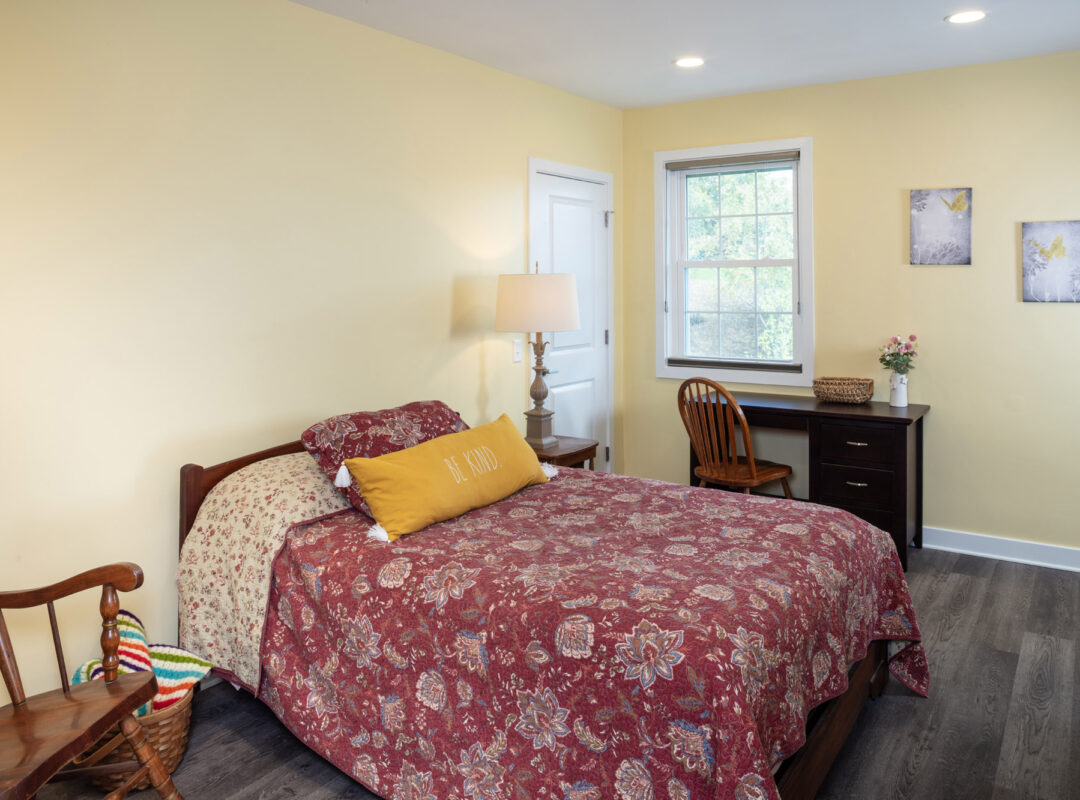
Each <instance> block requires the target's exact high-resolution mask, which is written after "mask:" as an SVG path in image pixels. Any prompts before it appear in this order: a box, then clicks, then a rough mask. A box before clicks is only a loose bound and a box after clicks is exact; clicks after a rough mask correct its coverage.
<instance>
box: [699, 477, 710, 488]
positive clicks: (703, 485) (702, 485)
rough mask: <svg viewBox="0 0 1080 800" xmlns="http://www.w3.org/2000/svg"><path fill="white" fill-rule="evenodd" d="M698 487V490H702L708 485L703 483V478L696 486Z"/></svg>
mask: <svg viewBox="0 0 1080 800" xmlns="http://www.w3.org/2000/svg"><path fill="white" fill-rule="evenodd" d="M698 486H699V487H700V488H702V489H704V488H705V487H706V486H708V484H707V483H706V482H705V479H704V478H702V479H701V483H699V484H698Z"/></svg>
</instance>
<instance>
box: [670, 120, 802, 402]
mask: <svg viewBox="0 0 1080 800" xmlns="http://www.w3.org/2000/svg"><path fill="white" fill-rule="evenodd" d="M810 159H811V153H810V140H809V139H789V140H783V141H775V142H758V143H754V144H745V145H731V146H725V147H714V148H702V149H695V150H679V151H672V152H666V153H657V154H656V194H657V205H656V208H657V221H656V227H657V237H656V238H657V266H656V272H657V347H656V350H657V364H656V368H657V375H658V376H660V377H670V378H681V377H690V376H693V375H707V376H709V377H713V378H714V379H716V380H721V381H723V380H727V381H736V382H739V381H741V382H748V383H770V384H781V385H788V386H809V385H810V383H811V382H812V379H813V332H814V327H813V307H812V304H813V281H812V275H813V269H812V267H813V265H812V258H813V256H812V243H811V236H812V230H813V227H812V222H811V220H812V217H811V213H812V208H811V198H812V194H811V162H810Z"/></svg>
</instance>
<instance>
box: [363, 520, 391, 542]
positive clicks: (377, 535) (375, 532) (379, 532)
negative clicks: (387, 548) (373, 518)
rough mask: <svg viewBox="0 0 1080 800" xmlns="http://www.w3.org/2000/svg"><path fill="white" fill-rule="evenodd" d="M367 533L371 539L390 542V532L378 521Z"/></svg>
mask: <svg viewBox="0 0 1080 800" xmlns="http://www.w3.org/2000/svg"><path fill="white" fill-rule="evenodd" d="M367 535H368V538H369V539H374V540H375V541H377V542H389V541H390V534H388V533H387V532H386V528H384V527H383V526H382V525H380V524H379V523H377V522H376V523H375V524H374V525H372V526H371V527H370V528H368V532H367Z"/></svg>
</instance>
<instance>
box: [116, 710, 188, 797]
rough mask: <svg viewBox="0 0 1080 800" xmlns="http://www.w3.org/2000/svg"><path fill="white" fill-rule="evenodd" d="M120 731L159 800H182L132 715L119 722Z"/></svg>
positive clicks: (155, 751)
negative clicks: (145, 770) (147, 776)
mask: <svg viewBox="0 0 1080 800" xmlns="http://www.w3.org/2000/svg"><path fill="white" fill-rule="evenodd" d="M120 730H121V731H122V732H123V734H124V738H125V739H127V740H128V744H130V745H131V749H132V750H134V751H135V757H136V758H137V759H139V763H140V764H142V765H143V766H145V767H146V768H147V770H148V772H149V774H150V785H151V786H153V787H154V790H155V791H156V792H157V793H158V796H159V797H160V798H161V800H184V798H183V797H182V796H181V795H180V792H178V791H176V787H175V786H173V782H172V778H171V777H170V776H169V772H168V770H166V769H165V765H164V764H162V763H161V759H160V758H159V757H158V754H157V750H155V749H154V747H153V745H151V744H150V742H148V741H147V740H146V731H145V730H143V726H142V725H140V724H139V721H138V720H137V719H135V716H134V715H133V714H129V715H128V716H126V717H124V718H123V719H122V720H120Z"/></svg>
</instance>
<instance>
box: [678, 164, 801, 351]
mask: <svg viewBox="0 0 1080 800" xmlns="http://www.w3.org/2000/svg"><path fill="white" fill-rule="evenodd" d="M785 170H786V171H790V172H791V173H792V188H791V195H790V201H789V202H790V205H791V209H792V210H791V211H761V193H760V190H761V186H760V175H761V173H762V172H780V171H785ZM725 174H727V175H739V174H743V175H745V174H750V175H753V178H754V182H753V198H754V211H753V213H749V212H743V213H736V214H725V213H724V207H725V201H724V194H723V191H722V188H723V181H722V177H721V176H722V175H725ZM687 177H689V176H687ZM693 177H698V178H701V177H711V178H715V181H716V209H717V213H716V214H715V215H690V214H685V215H684V219H685V220H686V226H685V228H684V231H683V246H684V252H685V254H686V260H685V262H684V263H683V265H682V269H683V281H682V294H683V351H684V352H686V353H687V354H688V355H694V356H700V357H705V358H707V357H709V355H711V354H708V353H694V352H693V348H692V346H691V336H690V318H691V316H692V315H694V314H697V315H701V314H710V315H711V314H715V315H716V344H717V347H718V348H719V352H718V353H717V354H715V355H716V356H718V357H720V358H735V359H746V360H753V361H768V360H791V358H792V357H793V356H794V353H793V352H792V353H791V355H790V356H789V358H788V359H771V358H768V357H766V356H763V355H762V343H761V336H762V330H761V324H762V317H763V315H769V316H775V317H788V318H791V320H792V321H791V325H790V328H789V330H790V331H791V333H790V335H789V342H788V344H789V345H791V346H790V347H789V348H788V349H789V350H793V345H794V342H793V341H792V340H791V339H790V336H793V335H794V311H795V309H794V298H795V289H796V287H795V274H794V273H795V259H794V258H788V259H762V258H761V257H760V256H761V251H762V241H761V240H762V236H761V232H762V227H761V219H762V218H767V217H788V218H791V220H792V251H793V252H794V251H795V250H796V246H795V241H794V237H795V224H794V208H795V175H794V170H793V169H792V168H791V167H785V168H781V169H775V168H774V169H767V170H765V169H762V170H730V171H717V172H712V173H708V172H706V173H698V174H697V175H695V176H693ZM689 192H690V186H689V182H688V181H687V180H685V179H684V181H683V191H682V195H683V197H682V200H683V203H684V209H686V210H687V211H688V210H689V206H690V202H689ZM727 219H753V220H754V253H755V256H757V257H756V258H753V259H723V258H721V259H719V260H717V259H698V260H691V259H690V254H689V251H690V228H691V226H690V223H691V222H692V221H695V220H716V236H717V239H718V241H717V248H718V251H719V254H720V255H721V256H723V255H724V247H725V241H724V226H723V221H724V220H727ZM762 262H769V263H762ZM772 266H790V267H791V269H792V276H791V277H792V295H791V305H790V306H789V308H790V310H789V311H768V312H765V311H761V309H760V298H759V290H760V282H759V269H760V268H762V267H772ZM747 267H750V268H752V269H753V281H754V286H753V293H752V297H753V307H752V308H751V309H746V310H736V311H723V310H722V309H721V290H720V286H721V282H720V270H723V269H734V268H747ZM703 268H705V269H712V270H713V271H714V273H715V281H716V298H715V308H714V309H712V310H703V309H693V310H691V309H690V308H689V307H688V306H689V302H688V301H689V291H688V286H687V284H688V282H689V280H690V271H691V270H693V269H703ZM746 314H751V315H753V320H754V340H753V344H754V346H753V353H752V354H750V355H739V356H730V355H727V354H725V353H724V352H723V348H724V331H725V327H724V326H725V318H727V319H728V320H729V324H730V318H732V317H735V316H736V315H746Z"/></svg>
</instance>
